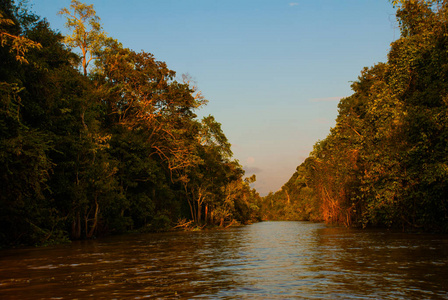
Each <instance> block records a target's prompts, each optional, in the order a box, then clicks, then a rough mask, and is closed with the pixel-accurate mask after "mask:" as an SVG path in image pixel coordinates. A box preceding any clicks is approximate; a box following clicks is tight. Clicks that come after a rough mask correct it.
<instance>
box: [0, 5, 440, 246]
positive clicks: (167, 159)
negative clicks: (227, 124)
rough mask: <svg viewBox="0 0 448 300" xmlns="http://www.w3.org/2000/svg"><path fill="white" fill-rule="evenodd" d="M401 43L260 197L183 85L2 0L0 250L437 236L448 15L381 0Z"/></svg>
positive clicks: (138, 57)
mask: <svg viewBox="0 0 448 300" xmlns="http://www.w3.org/2000/svg"><path fill="white" fill-rule="evenodd" d="M391 3H392V5H394V6H395V7H396V9H397V14H396V16H397V21H398V23H397V24H398V26H399V28H400V31H401V36H400V37H399V38H398V39H397V40H396V41H394V42H393V43H392V44H391V48H390V51H389V53H388V59H387V62H382V63H378V64H376V65H374V66H372V67H370V68H365V69H364V70H362V71H361V75H360V76H359V77H358V80H357V81H355V82H353V84H352V86H351V87H352V89H353V92H354V93H353V94H352V95H351V96H349V97H347V98H344V99H342V100H341V101H340V103H339V106H338V108H339V114H338V117H337V119H336V125H335V127H334V128H332V129H331V131H330V133H329V135H328V136H327V138H325V139H324V140H321V141H318V142H317V143H316V144H315V146H314V150H313V151H312V152H311V153H310V156H309V157H308V158H307V159H306V160H305V161H304V162H303V163H302V164H301V165H299V166H298V167H297V170H296V172H295V173H294V174H293V175H292V177H291V178H290V180H289V181H288V182H287V183H285V184H284V186H283V187H282V188H281V190H279V191H278V192H276V193H270V194H269V195H267V196H266V197H264V198H261V197H260V196H259V195H258V193H257V192H256V191H255V190H254V189H253V188H251V186H250V184H251V183H253V182H254V180H255V176H251V177H250V178H244V170H243V169H242V167H241V166H240V165H239V163H238V161H236V160H235V159H233V158H232V151H231V145H230V143H229V141H228V140H227V138H226V136H225V134H224V133H223V131H222V130H221V125H220V124H219V123H218V122H217V121H216V120H215V119H214V117H213V116H207V117H204V118H202V119H199V118H198V117H197V115H196V112H197V110H198V109H200V108H201V107H203V106H204V105H206V103H207V100H206V99H205V98H204V97H203V96H202V95H201V93H200V91H199V90H198V89H197V87H196V86H195V83H194V82H193V81H192V80H191V79H190V78H189V76H188V75H182V76H180V77H179V76H177V75H176V73H175V72H174V71H173V70H170V69H169V68H168V66H167V64H166V63H165V62H162V61H157V60H156V59H155V58H154V56H153V55H152V54H150V53H147V52H144V51H141V52H135V51H134V50H132V49H128V48H125V47H123V45H122V44H120V42H119V41H117V40H114V39H113V38H111V37H109V36H107V35H106V34H105V32H104V31H103V29H102V26H101V23H100V18H99V17H98V16H96V13H95V11H94V8H93V5H86V4H84V3H81V2H79V1H78V0H72V2H71V5H70V7H69V8H65V9H62V10H61V11H60V14H61V15H63V16H64V17H65V18H66V26H67V28H68V29H69V30H70V32H71V34H70V35H67V36H63V35H62V34H61V33H59V32H57V31H55V30H53V29H51V27H50V24H49V23H48V22H47V21H46V20H45V19H42V18H41V17H40V16H37V15H35V14H34V13H32V12H30V11H29V9H28V8H27V6H26V4H23V2H20V3H18V4H17V3H15V2H14V1H12V0H0V42H1V45H0V62H1V63H0V99H1V102H0V131H1V133H0V176H1V179H0V180H1V182H2V183H1V185H0V228H1V229H0V247H11V246H17V245H42V244H51V243H58V242H63V241H68V240H74V239H86V238H93V237H96V236H101V235H106V234H116V233H123V232H151V231H162V230H167V229H170V228H173V227H184V228H185V227H189V228H201V227H203V226H221V227H226V226H229V225H231V224H245V223H249V222H252V221H257V220H260V219H261V218H263V219H268V220H275V219H281V220H311V221H325V222H328V223H337V224H342V225H345V226H356V227H386V228H399V229H402V230H412V231H432V232H448V2H447V1H445V0H414V1H411V0H394V1H391Z"/></svg>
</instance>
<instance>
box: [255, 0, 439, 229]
mask: <svg viewBox="0 0 448 300" xmlns="http://www.w3.org/2000/svg"><path fill="white" fill-rule="evenodd" d="M391 2H392V4H393V5H394V6H395V7H396V8H397V13H396V16H397V20H398V25H399V28H400V31H401V36H400V38H398V39H397V40H396V41H394V42H393V43H392V44H391V48H390V51H389V53H388V59H387V62H385V63H378V64H376V65H374V66H373V67H370V68H365V69H364V70H362V72H361V75H360V76H359V77H358V80H357V81H355V82H353V84H352V86H351V87H352V89H353V91H354V93H353V94H352V95H351V96H350V97H347V98H344V99H342V100H341V101H340V103H339V106H338V109H339V114H338V116H337V119H336V125H335V127H334V128H332V129H331V131H330V133H329V135H328V136H327V137H326V138H325V139H324V140H321V141H319V142H317V143H316V144H315V146H314V149H313V151H312V152H311V153H310V156H309V157H308V158H307V159H306V160H305V161H304V162H303V163H302V164H301V165H300V166H298V167H297V171H296V172H295V173H294V175H293V176H292V177H291V179H290V180H289V181H288V182H287V183H286V184H285V185H284V186H283V187H282V189H281V190H280V191H279V192H277V193H275V194H270V195H268V196H267V197H266V198H265V199H264V201H263V204H262V211H263V215H264V216H265V218H266V217H267V218H269V217H270V218H290V219H312V220H324V221H326V222H330V223H339V224H344V225H346V226H359V227H371V226H375V227H388V228H389V227H392V228H400V229H403V230H412V231H433V232H448V3H447V2H448V1H445V0H425V1H423V0H412V1H411V0H400V1H398V0H397V1H391ZM278 203H280V205H279V204H278ZM276 205H277V206H276Z"/></svg>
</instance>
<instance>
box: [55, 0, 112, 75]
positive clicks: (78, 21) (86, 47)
mask: <svg viewBox="0 0 448 300" xmlns="http://www.w3.org/2000/svg"><path fill="white" fill-rule="evenodd" d="M59 14H61V15H65V16H66V18H67V21H66V23H65V26H66V27H67V28H68V29H70V30H72V34H71V35H67V36H66V37H65V42H66V43H67V44H68V45H69V46H70V47H73V48H79V50H81V53H82V65H81V66H82V70H83V72H84V75H87V70H88V67H89V64H90V62H91V61H92V60H93V59H95V58H96V55H97V53H98V52H99V51H100V50H101V49H102V48H103V46H104V44H105V41H106V39H107V38H106V34H105V32H104V31H103V28H102V26H101V24H100V18H99V17H98V16H97V15H96V12H95V10H94V8H93V4H90V5H86V4H84V3H82V2H80V1H79V0H72V1H71V4H70V10H69V9H68V8H63V9H61V10H60V11H59Z"/></svg>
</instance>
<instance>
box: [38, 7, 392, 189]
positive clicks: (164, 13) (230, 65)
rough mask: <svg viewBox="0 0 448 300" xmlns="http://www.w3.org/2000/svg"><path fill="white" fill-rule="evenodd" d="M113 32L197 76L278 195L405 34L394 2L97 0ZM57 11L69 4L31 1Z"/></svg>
mask: <svg viewBox="0 0 448 300" xmlns="http://www.w3.org/2000/svg"><path fill="white" fill-rule="evenodd" d="M85 2H86V3H87V4H94V8H95V10H96V12H97V15H98V16H99V17H100V18H101V22H102V24H103V27H104V30H105V31H106V32H107V33H108V35H109V36H111V37H113V38H115V39H117V40H118V41H120V42H121V43H122V44H123V45H124V46H125V47H128V48H131V49H133V50H135V51H140V50H144V51H146V52H150V53H153V54H154V55H155V57H156V59H157V60H161V61H165V62H166V63H167V64H168V67H169V68H170V69H172V70H174V71H176V72H177V74H178V76H179V78H180V77H181V75H182V74H183V73H189V74H190V75H191V76H192V77H193V79H194V80H195V81H197V84H198V87H199V89H200V90H201V91H202V93H203V95H204V96H205V97H206V98H207V99H208V100H209V101H210V102H209V104H208V105H207V107H206V108H203V109H201V110H200V111H199V112H198V114H199V115H200V116H203V115H208V114H212V115H213V116H215V118H216V120H217V121H218V122H220V123H221V124H222V128H223V131H224V132H225V134H226V135H227V137H228V139H229V141H230V142H231V143H232V150H233V152H234V157H235V158H236V159H238V160H239V161H240V163H241V165H243V166H244V168H245V170H246V175H248V176H250V175H251V174H256V175H257V182H256V184H255V187H256V189H257V190H258V191H259V192H260V193H261V194H262V195H265V194H267V193H268V192H269V191H273V192H275V191H277V190H279V189H280V188H281V186H282V185H283V184H284V183H285V182H286V181H287V180H288V179H289V178H290V177H291V175H292V174H293V173H294V171H295V168H296V167H297V166H298V165H299V164H300V163H302V162H303V160H304V159H305V158H306V157H308V155H309V153H310V151H311V150H312V148H313V145H314V144H315V143H316V142H317V141H318V140H320V139H324V138H325V137H326V136H327V135H328V133H329V130H330V128H331V127H332V126H334V124H335V121H334V120H335V118H336V116H337V104H338V100H339V99H340V98H341V97H346V96H349V95H350V94H351V93H352V91H351V89H350V84H351V83H350V82H351V81H354V80H356V79H357V77H358V76H359V74H360V71H361V70H362V68H363V67H365V66H372V65H374V64H375V63H377V62H380V61H381V62H385V61H386V60H387V53H388V51H389V48H390V43H391V42H393V41H394V40H395V39H396V38H398V37H399V30H398V28H397V22H396V19H395V10H394V9H393V7H392V5H391V4H390V3H389V1H387V0H285V1H284V0H219V1H218V0H128V1H123V0H90V1H85ZM29 3H30V4H31V5H32V11H34V12H36V13H37V14H38V15H40V16H42V17H45V18H47V19H48V21H49V22H50V24H51V27H52V28H53V29H56V30H60V31H61V32H62V33H66V32H67V31H66V29H65V28H64V22H65V20H64V18H63V17H62V16H60V15H57V12H58V11H59V10H60V9H61V8H62V7H68V6H69V5H70V0H30V1H29Z"/></svg>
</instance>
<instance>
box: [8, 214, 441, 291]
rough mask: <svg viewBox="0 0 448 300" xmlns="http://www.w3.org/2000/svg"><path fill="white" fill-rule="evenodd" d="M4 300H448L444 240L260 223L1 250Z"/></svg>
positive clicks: (306, 224) (312, 224)
mask: <svg viewBox="0 0 448 300" xmlns="http://www.w3.org/2000/svg"><path fill="white" fill-rule="evenodd" d="M0 264H1V269H0V299H76V298H78V299H85V298H94V299H143V298H155V299H158V298H166V299H192V298H198V299H448V237H447V236H442V235H415V234H403V233H392V232H387V231H362V230H354V229H346V228H331V227H327V226H326V225H324V224H315V223H307V222H262V223H257V224H253V225H249V226H245V227H240V228H232V229H227V230H219V231H203V232H169V233H162V234H145V235H127V236H120V237H113V238H108V239H101V240H96V241H84V242H74V243H72V244H70V245H63V246H55V247H49V248H40V249H20V250H8V251H1V252H0Z"/></svg>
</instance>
